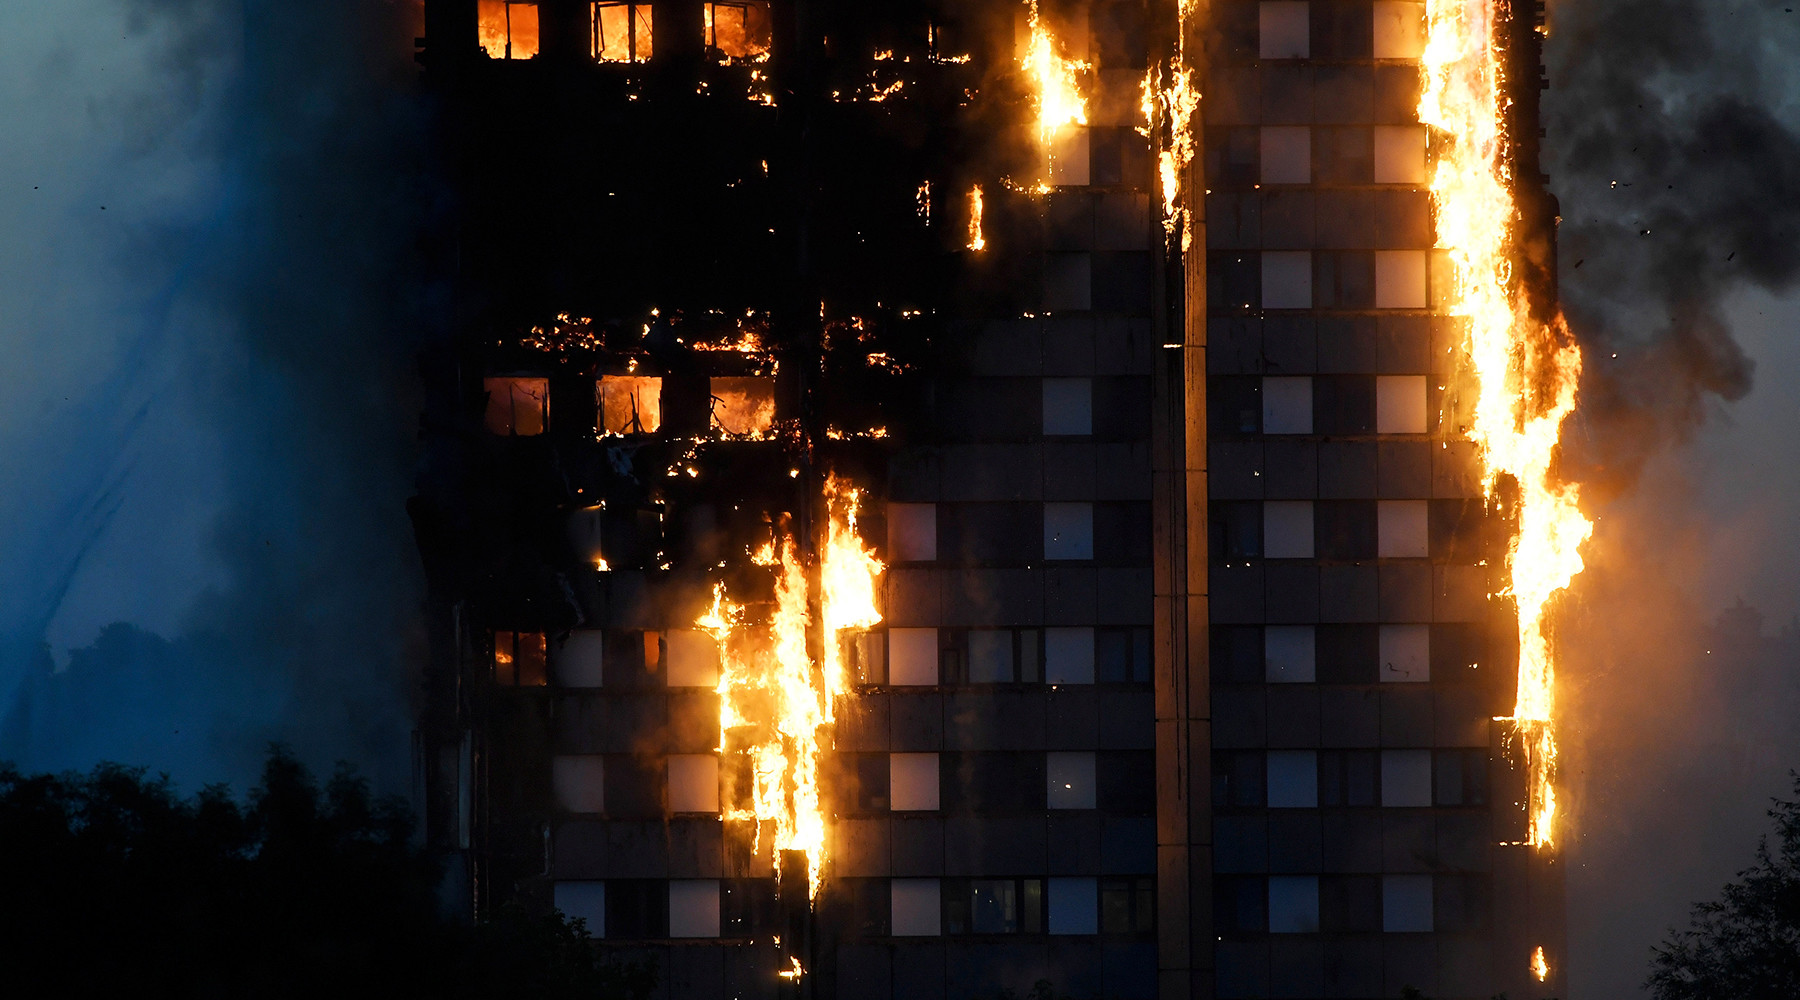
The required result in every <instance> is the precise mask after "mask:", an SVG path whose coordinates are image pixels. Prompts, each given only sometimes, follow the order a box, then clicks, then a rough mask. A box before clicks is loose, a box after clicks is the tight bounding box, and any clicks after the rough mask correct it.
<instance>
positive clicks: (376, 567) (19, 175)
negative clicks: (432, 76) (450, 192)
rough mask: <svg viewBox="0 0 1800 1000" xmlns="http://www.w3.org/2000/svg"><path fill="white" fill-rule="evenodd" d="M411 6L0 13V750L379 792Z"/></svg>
mask: <svg viewBox="0 0 1800 1000" xmlns="http://www.w3.org/2000/svg"><path fill="white" fill-rule="evenodd" d="M416 7H417V5H416V3H412V2H356V0H313V2H309V3H305V4H290V3H282V2H275V0H163V2H158V0H19V2H15V3H9V4H7V5H5V6H4V7H3V8H0V38H4V39H5V41H4V42H0V45H3V46H4V51H0V107H5V108H7V109H9V110H8V112H7V114H8V115H9V116H10V117H11V118H12V119H13V120H12V122H11V124H10V125H9V126H8V128H7V133H8V136H9V140H8V143H7V144H5V149H4V150H3V151H0V185H3V187H0V220H3V221H0V234H3V235H0V260H4V262H5V264H6V266H4V267H0V338H3V339H4V342H5V344H6V345H7V354H8V357H9V361H10V362H12V363H10V364H9V369H10V370H11V372H12V379H13V381H14V386H13V390H12V392H11V393H10V394H9V398H8V399H7V400H5V401H4V402H0V429H3V430H4V433H3V434H0V483H4V484H6V485H5V486H4V487H0V518H3V519H0V758H6V759H11V760H13V761H15V762H17V763H18V764H20V765H21V766H24V767H28V768H41V769H57V768H68V767H85V766H87V765H90V764H92V763H93V762H95V761H97V760H101V759H111V760H118V761H122V762H125V763H129V764H137V765H144V766H148V767H150V768H152V769H153V770H165V771H168V772H170V773H171V774H173V775H174V776H175V777H176V778H177V779H178V780H180V781H182V782H183V783H185V784H189V785H193V784H198V783H200V782H206V781H216V780H230V781H233V782H234V783H235V784H236V785H237V787H238V788H239V789H240V790H241V789H242V788H244V787H246V785H247V784H248V780H249V779H250V778H251V777H252V776H253V775H254V772H255V768H256V766H257V764H258V761H259V758H260V755H261V753H262V749H263V747H264V745H265V744H266V743H267V742H269V741H271V740H281V741H285V742H288V743H290V744H292V745H293V746H294V747H295V748H296V750H297V751H298V752H299V753H301V754H302V756H303V757H305V758H307V759H308V760H309V761H311V762H314V763H329V761H330V760H332V759H333V758H346V759H349V760H351V761H353V762H355V763H357V764H359V765H361V766H362V767H363V768H364V769H365V770H367V771H368V772H370V773H371V774H372V775H373V776H374V777H375V779H376V781H377V783H378V785H379V786H381V787H382V788H383V789H384V790H385V791H391V792H403V791H405V790H406V785H407V770H408V764H407V749H406V748H407V732H408V729H409V722H408V720H409V718H410V702H411V698H412V677H411V671H412V663H413V657H414V651H415V650H416V648H417V647H418V645H419V635H418V629H419V624H418V618H417V609H418V606H419V602H420V590H421V584H420V580H419V574H418V572H417V569H416V566H417V559H416V556H414V554H413V553H412V549H411V535H410V529H409V526H408V523H407V520H406V515H405V510H404V502H405V498H406V496H407V495H408V493H409V491H410V487H411V473H412V469H411V463H412V461H413V437H414V429H415V426H416V416H415V415H416V412H417V406H416V404H415V402H414V399H415V397H416V391H415V388H414V386H415V383H416V376H415V368H414V367H413V363H412V356H413V351H414V349H415V347H416V343H417V331H418V330H419V329H420V328H421V324H422V322H423V317H424V315H425V313H424V311H423V309H424V307H423V302H424V299H423V297H422V293H421V287H420V282H419V274H418V268H417V267H416V265H415V264H414V261H415V259H416V248H417V241H418V234H419V231H420V228H419V227H420V225H421V222H422V219H423V209H422V206H425V205H427V204H428V203H429V201H430V198H429V192H430V188H429V187H428V185H427V177H426V175H425V173H424V172H423V170H422V168H421V165H422V163H423V162H424V159H423V156H424V154H423V141H424V128H423V124H422V123H423V116H422V113H421V106H420V102H419V98H418V96H417V94H416V93H415V92H414V83H413V81H414V79H415V73H414V70H413V67H412V65H411V58H410V56H411V38H412V36H413V35H414V34H416V33H417V25H416V20H415V19H416V16H417V9H416Z"/></svg>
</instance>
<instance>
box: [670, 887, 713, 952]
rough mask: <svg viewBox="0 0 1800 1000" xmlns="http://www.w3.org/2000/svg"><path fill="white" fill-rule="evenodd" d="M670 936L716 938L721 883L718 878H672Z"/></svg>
mask: <svg viewBox="0 0 1800 1000" xmlns="http://www.w3.org/2000/svg"><path fill="white" fill-rule="evenodd" d="M669 936H670V937H672V938H716V937H718V936H719V882H718V880H717V879H704V878H699V879H672V880H670V882H669Z"/></svg>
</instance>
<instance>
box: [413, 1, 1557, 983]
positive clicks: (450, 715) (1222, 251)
mask: <svg viewBox="0 0 1800 1000" xmlns="http://www.w3.org/2000/svg"><path fill="white" fill-rule="evenodd" d="M426 14H427V28H426V35H425V37H424V38H423V39H421V42H420V44H421V47H422V55H421V59H422V61H423V63H424V65H425V74H426V78H427V80H428V81H429V83H430V85H431V92H432V93H433V95H434V98H435V107H436V110H437V119H438V123H439V135H440V138H441V141H442V143H443V145H444V148H445V151H446V163H447V168H446V171H445V173H444V175H443V188H442V197H443V199H444V201H445V203H446V206H447V207H446V211H445V213H444V226H443V230H442V232H441V234H440V236H441V238H440V239H439V240H438V241H437V244H436V245H437V246H438V247H439V248H440V250H441V252H440V253H439V254H438V256H437V258H436V260H437V264H438V267H439V270H440V273H441V275H442V277H443V279H444V280H443V282H442V285H441V287H442V289H443V296H442V301H441V309H440V311H439V315H440V316H441V318H442V328H441V330H440V331H439V334H440V335H439V336H438V337H437V338H436V340H435V344H436V346H435V347H434V348H432V349H431V350H430V351H429V352H428V353H427V355H426V356H425V358H424V360H423V370H424V373H425V378H426V382H427V386H428V408H427V411H426V414H425V418H424V421H425V423H424V432H425V436H426V440H427V442H428V460H427V462H426V465H425V467H424V470H423V472H422V474H421V490H420V495H419V497H418V498H417V499H416V500H415V502H414V506H413V514H414V520H415V524H416V525H417V528H418V533H419V538H420V546H421V550H422V552H423V553H424V555H425V558H426V563H427V568H428V571H429V574H430V579H431V582H432V603H433V624H434V629H433V634H432V636H431V642H432V664H433V669H432V671H431V674H430V676H429V689H428V692H427V701H426V706H425V710H424V719H423V723H422V725H421V729H420V762H421V775H422V780H423V784H424V788H425V799H426V803H427V825H428V828H429V833H430V837H431V839H432V842H433V843H434V844H436V845H437V846H439V847H440V848H442V849H443V850H444V851H445V852H446V853H447V854H448V855H449V856H450V857H451V858H452V859H453V861H454V864H453V866H452V868H453V872H455V873H457V874H458V875H459V877H460V881H458V882H457V884H456V885H455V886H454V889H455V891H456V893H457V894H458V898H461V899H464V900H466V901H467V903H468V905H469V907H470V908H471V910H472V911H473V912H476V913H480V912H482V911H485V910H487V909H490V908H492V907H495V906H498V905H502V904H505V903H508V902H518V903H521V904H523V905H526V906H535V907H544V908H548V907H551V906H555V907H557V908H559V909H561V910H562V911H563V912H565V913H567V914H569V915H571V916H576V917H581V918H583V919H585V920H586V922H587V926H588V929H589V931H590V932H591V933H593V934H594V936H595V937H597V938H600V939H601V940H603V941H604V942H606V943H607V945H608V946H609V947H615V946H616V947H617V948H618V949H619V950H620V951H621V952H624V953H627V954H648V955H651V956H653V957H655V959H656V961H657V964H658V966H659V968H660V970H661V977H662V981H663V983H664V986H665V988H666V990H667V992H668V995H670V996H671V997H688V996H691V997H715V996H743V997H758V996H774V995H778V994H782V995H811V996H821V997H823V996H833V997H856V998H862V997H887V996H892V997H908V998H912V997H943V998H947V1000H948V998H956V1000H961V998H965V997H986V996H993V995H996V994H998V993H999V992H1001V991H1002V990H1004V989H1008V988H1010V989H1013V990H1015V991H1017V992H1020V993H1023V992H1025V991H1027V990H1029V989H1030V988H1031V987H1032V985H1033V984H1034V983H1035V982H1037V981H1039V980H1048V981H1050V982H1051V983H1053V984H1054V986H1055V988H1056V989H1057V990H1058V991H1059V992H1060V993H1064V994H1068V995H1071V996H1075V997H1087V996H1095V997H1101V996H1104V997H1119V998H1135V997H1145V998H1148V997H1152V996H1155V997H1163V998H1176V997H1220V998H1249V997H1296V998H1311V997H1346V998H1375V997H1390V996H1395V995H1398V994H1399V992H1400V991H1401V989H1402V988H1403V987H1406V986H1414V987H1417V988H1419V989H1421V990H1423V991H1424V992H1425V993H1427V994H1430V995H1433V996H1439V997H1455V998H1485V997H1488V996H1491V995H1493V994H1495V993H1499V992H1502V991H1505V992H1509V993H1510V995H1513V996H1515V997H1521V998H1523V997H1528V996H1536V995H1538V994H1537V993H1534V992H1533V991H1534V990H1541V991H1543V993H1544V994H1546V995H1547V994H1549V993H1551V992H1554V987H1555V984H1556V982H1557V981H1558V976H1559V974H1560V969H1559V968H1558V967H1557V966H1558V964H1559V962H1560V956H1561V950H1562V948H1561V930H1560V920H1561V902H1560V892H1561V889H1560V876H1559V874H1558V870H1557V867H1556V857H1555V855H1554V853H1553V852H1554V836H1553V826H1552V824H1553V822H1554V816H1553V808H1554V807H1553V805H1552V804H1551V803H1552V802H1553V799H1551V798H1550V795H1551V793H1552V791H1553V787H1554V786H1553V784H1552V782H1553V778H1554V770H1553V769H1554V753H1555V742H1554V731H1553V728H1552V725H1553V719H1552V718H1551V712H1550V710H1551V705H1552V702H1551V698H1550V696H1551V694H1552V693H1553V688H1552V685H1553V675H1552V674H1551V673H1550V672H1549V661H1548V655H1549V654H1548V647H1547V646H1543V647H1542V648H1541V649H1540V648H1538V644H1539V643H1538V641H1539V640H1540V639H1541V638H1542V637H1543V636H1544V634H1545V632H1544V629H1543V623H1542V619H1541V609H1542V607H1543V606H1544V604H1545V602H1546V601H1548V600H1549V598H1550V596H1551V595H1553V594H1554V593H1555V592H1556V591H1557V590H1559V589H1560V588H1561V587H1562V586H1564V585H1565V584H1566V583H1567V580H1568V576H1569V575H1570V574H1572V573H1573V572H1574V571H1576V570H1578V568H1579V560H1578V559H1575V560H1574V562H1573V563H1572V564H1571V562H1570V560H1571V559H1572V558H1573V557H1574V546H1575V545H1578V544H1579V541H1580V538H1582V537H1585V522H1580V523H1579V524H1577V523H1576V522H1578V521H1579V513H1578V512H1576V511H1575V509H1574V506H1573V502H1574V496H1573V494H1572V492H1569V491H1566V490H1564V489H1562V488H1560V487H1559V486H1558V485H1557V484H1556V482H1555V481H1554V479H1553V478H1552V477H1551V473H1550V469H1551V462H1552V460H1553V457H1554V455H1553V448H1554V444H1555V435H1556V430H1557V426H1558V425H1559V424H1560V421H1561V418H1562V416H1563V414H1565V413H1566V412H1567V407H1568V404H1569V403H1570V401H1571V400H1572V391H1573V381H1572V379H1573V375H1574V372H1575V370H1577V368H1578V364H1579V357H1578V355H1575V354H1574V353H1573V349H1572V348H1570V347H1568V346H1567V344H1566V343H1565V339H1564V335H1562V334H1560V332H1559V331H1560V329H1561V328H1560V326H1558V325H1557V323H1556V321H1555V319H1554V316H1555V296H1554V290H1553V288H1551V287H1550V284H1549V277H1548V276H1549V275H1551V274H1553V273H1554V268H1553V266H1552V263H1553V248H1554V232H1553V227H1554V222H1553V219H1554V206H1553V204H1552V203H1551V202H1550V200H1549V199H1548V196H1547V195H1546V194H1545V193H1544V192H1543V187H1542V178H1541V177H1540V176H1539V175H1538V174H1537V168H1536V142H1537V132H1536V125H1535V107H1536V104H1535V101H1536V93H1537V90H1538V86H1539V80H1538V70H1537V65H1538V47H1537V43H1538V41H1539V33H1538V22H1537V20H1536V17H1537V14H1535V13H1534V12H1533V11H1529V10H1521V9H1516V8H1515V7H1514V6H1512V5H1510V4H1508V3H1506V2H1502V0H1430V2H1429V3H1414V2H1385V0H1381V2H1372V0H1314V2H1311V3H1306V2H1288V0H1284V2H1255V0H1211V2H1200V0H1067V2H1060V0H1059V2H1052V0H964V2H957V3H950V2H946V0H891V2H883V3H866V4H854V5H827V4H819V3H813V2H809V0H772V2H770V0H760V2H759V0H744V2H730V3H725V2H720V3H710V2H701V0H655V2H651V3H614V2H603V3H594V2H585V0H538V2H503V0H428V2H427V5H426ZM1496 317H1501V318H1499V319H1497V318H1496ZM1484 352H1486V353H1485V354H1484ZM1485 357H1494V358H1498V359H1499V360H1498V365H1499V367H1498V368H1492V367H1483V365H1484V363H1485V362H1484V358H1485ZM1514 539H1519V541H1518V542H1517V543H1515V542H1514ZM1520 609H1524V610H1523V611H1521V610H1520ZM1521 618H1524V619H1525V622H1524V624H1523V626H1521V624H1520V619H1521ZM1522 646H1523V647H1525V652H1524V655H1523V656H1522V655H1521V647H1522ZM1521 660H1524V661H1525V668H1524V669H1519V668H1518V665H1519V664H1520V662H1521Z"/></svg>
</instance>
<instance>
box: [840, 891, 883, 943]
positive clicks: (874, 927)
mask: <svg viewBox="0 0 1800 1000" xmlns="http://www.w3.org/2000/svg"><path fill="white" fill-rule="evenodd" d="M837 884H838V887H839V889H840V891H841V892H843V894H844V895H845V896H847V897H848V898H849V901H850V906H849V911H850V914H849V916H850V928H851V933H852V934H854V935H856V936H857V937H861V938H865V939H866V938H879V937H887V936H888V934H889V926H888V921H889V920H890V919H891V917H892V914H893V900H892V899H891V897H890V896H889V895H888V880H887V879H884V878H847V879H842V880H841V881H839V882H838V883H837Z"/></svg>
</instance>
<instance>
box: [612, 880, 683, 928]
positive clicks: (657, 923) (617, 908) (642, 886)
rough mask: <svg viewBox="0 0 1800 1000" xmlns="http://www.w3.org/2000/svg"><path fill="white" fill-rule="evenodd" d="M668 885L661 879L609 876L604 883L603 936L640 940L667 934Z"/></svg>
mask: <svg viewBox="0 0 1800 1000" xmlns="http://www.w3.org/2000/svg"><path fill="white" fill-rule="evenodd" d="M668 928H669V887H668V884H667V883H665V882H663V881H661V880H660V879H647V878H633V879H611V880H608V882H607V883H606V935H607V937H611V938H623V939H627V940H642V939H645V938H660V937H666V936H667V935H668Z"/></svg>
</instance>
